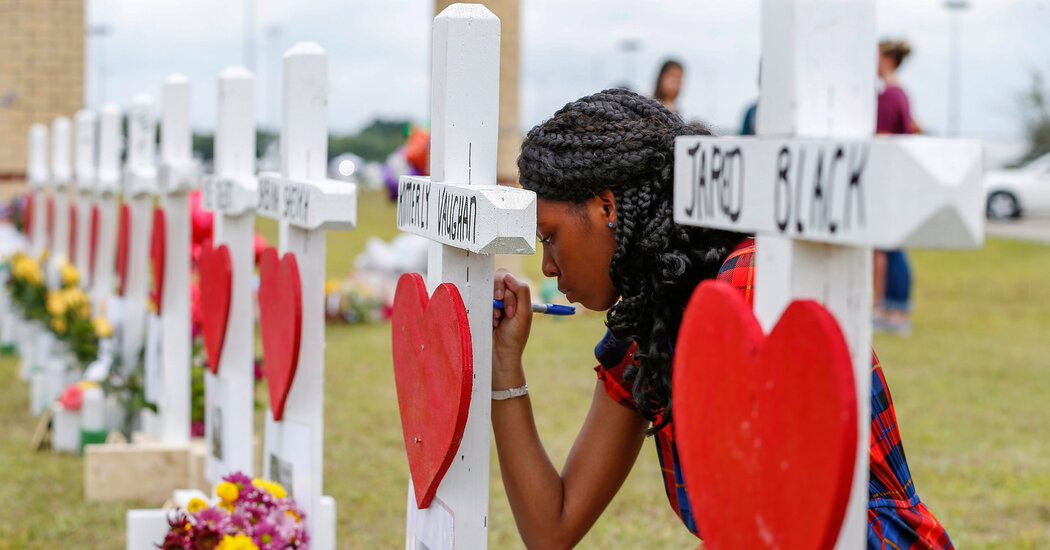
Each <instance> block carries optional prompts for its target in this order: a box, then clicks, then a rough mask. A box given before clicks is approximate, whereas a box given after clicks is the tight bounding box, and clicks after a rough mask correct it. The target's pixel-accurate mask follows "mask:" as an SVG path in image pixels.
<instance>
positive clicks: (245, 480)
mask: <svg viewBox="0 0 1050 550" xmlns="http://www.w3.org/2000/svg"><path fill="white" fill-rule="evenodd" d="M222 480H223V481H229V482H230V483H233V484H234V485H236V486H237V489H238V490H240V491H242V492H243V491H244V490H245V488H247V487H251V486H252V478H250V477H248V476H246V475H244V474H243V473H241V472H234V473H232V474H230V475H228V476H225V477H223V478H222Z"/></svg>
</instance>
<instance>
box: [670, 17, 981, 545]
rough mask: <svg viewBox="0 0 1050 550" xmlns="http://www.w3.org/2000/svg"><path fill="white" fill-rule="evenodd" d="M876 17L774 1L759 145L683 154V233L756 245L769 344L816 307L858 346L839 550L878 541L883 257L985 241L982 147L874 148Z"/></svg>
mask: <svg viewBox="0 0 1050 550" xmlns="http://www.w3.org/2000/svg"><path fill="white" fill-rule="evenodd" d="M876 44H877V41H876V36H875V4H874V1H873V0H863V1H856V2H830V3H829V2H812V1H809V0H765V1H764V2H763V4H762V83H763V84H764V85H763V87H762V90H761V97H760V103H759V109H758V133H759V135H760V136H761V137H759V138H757V139H755V138H714V137H680V138H678V139H677V140H676V142H675V206H674V211H675V220H676V221H677V222H678V223H684V224H690V225H699V226H704V227H713V228H720V229H728V230H733V231H739V232H743V233H754V234H756V241H757V249H756V258H755V269H756V278H757V281H758V282H757V288H756V290H755V302H754V310H755V315H756V316H757V317H758V319H759V321H760V323H761V324H762V326H763V328H764V329H765V330H766V331H769V330H770V328H771V327H772V326H773V325H774V324H775V323H776V321H777V319H778V318H779V317H780V314H781V313H782V312H783V311H784V309H785V308H786V307H787V305H788V304H789V303H790V302H791V301H792V300H794V299H797V298H813V299H816V300H817V301H819V302H821V303H822V304H824V305H825V307H827V308H828V309H829V310H830V311H831V313H832V314H833V315H834V316H835V318H836V320H837V321H838V323H839V326H840V327H841V329H842V332H843V334H844V335H845V337H846V341H847V343H848V344H849V348H850V353H851V356H852V358H853V364H854V378H855V380H856V392H857V394H856V398H857V405H858V415H857V416H858V420H859V425H858V439H857V455H856V456H857V460H856V465H855V469H854V475H853V486H852V490H851V493H850V500H849V504H848V507H847V510H846V516H845V520H844V522H843V526H842V529H841V530H840V531H839V535H838V542H837V548H861V547H863V546H864V545H865V537H866V533H867V515H866V514H867V503H868V465H869V459H870V457H869V453H868V445H869V428H870V422H871V324H872V318H871V312H872V309H871V303H872V295H871V293H872V250H873V248H899V247H902V246H906V247H920V246H922V247H942V248H972V247H978V246H980V245H981V243H982V241H983V217H982V213H983V210H982V201H983V193H982V192H981V164H982V154H981V149H980V145H979V144H978V143H972V142H965V141H957V140H943V139H931V138H923V137H876V138H873V137H872V134H873V133H874V130H875V125H874V123H875V120H874V117H875V97H876V95H875V90H876V88H875V73H876V71H875V69H876V67H875V58H876V49H875V47H876Z"/></svg>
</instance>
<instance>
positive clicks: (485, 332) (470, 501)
mask: <svg viewBox="0 0 1050 550" xmlns="http://www.w3.org/2000/svg"><path fill="white" fill-rule="evenodd" d="M499 46H500V21H499V18H497V17H496V16H495V15H493V14H492V12H490V11H489V10H488V9H487V8H485V7H484V6H482V5H480V4H453V5H451V6H449V7H448V8H446V9H445V10H443V11H442V12H441V13H440V14H438V16H437V17H435V18H434V29H433V45H432V47H431V52H432V54H431V55H432V57H431V93H430V121H431V132H432V133H431V147H430V174H431V176H430V177H429V178H427V177H407V176H406V177H402V178H401V180H400V182H399V183H398V216H397V219H398V222H397V225H398V228H399V229H401V230H402V231H406V232H409V233H414V234H417V235H422V236H424V237H427V238H429V239H430V240H431V243H430V248H429V253H428V267H427V290H428V292H429V293H431V294H432V293H433V292H434V290H435V289H436V288H437V286H438V285H440V284H441V283H453V284H455V285H456V287H457V288H458V289H459V292H460V295H461V296H462V298H463V303H464V305H465V306H466V310H467V314H468V318H469V323H470V335H471V342H472V345H473V369H474V379H473V383H472V393H471V400H470V408H469V411H468V417H467V423H466V428H465V429H464V431H463V438H462V440H461V441H460V444H459V451H458V453H457V454H458V456H457V457H456V458H455V459H454V460H453V462H452V465H451V467H450V468H449V469H448V471H447V473H446V474H445V476H444V478H443V481H442V482H441V485H440V486H439V487H438V489H437V493H436V495H435V497H434V499H433V501H432V502H431V505H430V507H429V508H426V509H423V510H420V509H418V507H417V504H416V498H415V495H414V492H413V485H412V483H411V481H410V482H409V484H408V488H409V489H408V493H409V494H408V503H407V529H406V542H405V547H406V549H411V550H416V549H417V548H419V547H420V546H418V545H419V544H423V545H426V547H429V548H431V549H432V550H435V549H437V548H445V547H448V548H451V547H456V548H485V547H487V545H488V487H489V437H490V429H491V428H490V426H491V419H490V413H491V405H492V402H491V400H490V396H491V391H492V285H493V276H494V271H495V266H494V262H495V260H494V257H493V256H492V255H493V254H496V253H501V254H532V253H535V251H536V247H535V234H536V197H535V194H534V193H532V192H531V191H525V190H522V189H515V188H510V187H501V186H498V185H496V145H497V138H498V136H497V130H498V128H499V124H498V123H497V122H498V118H499V55H500V54H499V51H500V49H499ZM449 543H451V544H452V546H448V544H449Z"/></svg>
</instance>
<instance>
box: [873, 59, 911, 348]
mask: <svg viewBox="0 0 1050 550" xmlns="http://www.w3.org/2000/svg"><path fill="white" fill-rule="evenodd" d="M910 53H911V46H910V45H909V44H908V42H907V41H904V40H900V41H893V40H883V41H882V42H879V58H878V74H879V80H881V81H882V84H883V88H882V91H881V92H879V97H878V110H877V115H876V120H875V133H877V134H910V133H914V132H915V131H917V129H918V127H917V126H916V125H915V122H914V121H912V118H911V109H910V107H909V105H908V95H907V94H906V93H904V90H903V89H902V88H901V87H900V85H899V84H898V83H897V68H898V67H900V65H901V63H902V62H903V61H904V59H905V58H906V57H908V54H910ZM874 268H875V272H874V281H873V282H874V290H875V307H874V325H875V330H876V331H885V332H892V333H896V334H901V335H908V334H910V333H911V316H910V313H911V269H910V268H909V266H908V258H907V256H906V255H905V254H904V251H903V250H876V251H875V261H874Z"/></svg>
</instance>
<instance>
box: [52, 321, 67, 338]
mask: <svg viewBox="0 0 1050 550" xmlns="http://www.w3.org/2000/svg"><path fill="white" fill-rule="evenodd" d="M51 328H53V329H55V332H57V333H59V334H65V333H66V320H65V319H63V318H61V317H55V318H54V319H51Z"/></svg>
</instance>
